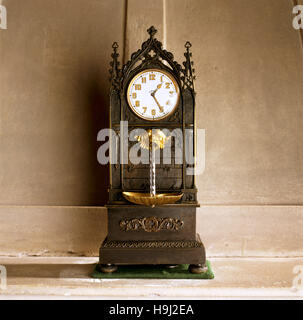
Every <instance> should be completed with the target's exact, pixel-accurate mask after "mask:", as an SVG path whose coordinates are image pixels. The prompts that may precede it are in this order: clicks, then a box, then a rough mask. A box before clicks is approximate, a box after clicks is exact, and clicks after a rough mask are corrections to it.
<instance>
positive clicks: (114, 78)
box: [109, 42, 120, 90]
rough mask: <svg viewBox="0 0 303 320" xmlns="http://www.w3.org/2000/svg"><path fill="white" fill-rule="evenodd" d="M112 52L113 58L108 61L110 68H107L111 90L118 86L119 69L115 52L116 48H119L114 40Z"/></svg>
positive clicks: (116, 88) (117, 88) (117, 55)
mask: <svg viewBox="0 0 303 320" xmlns="http://www.w3.org/2000/svg"><path fill="white" fill-rule="evenodd" d="M112 48H113V53H112V54H111V57H112V58H113V60H112V61H111V63H110V66H111V69H110V70H109V73H110V82H111V90H119V88H120V69H119V65H120V63H119V61H118V57H119V54H118V53H117V49H118V48H119V46H118V43H117V42H114V43H113V45H112Z"/></svg>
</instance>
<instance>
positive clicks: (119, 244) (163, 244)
mask: <svg viewBox="0 0 303 320" xmlns="http://www.w3.org/2000/svg"><path fill="white" fill-rule="evenodd" d="M201 247H203V244H202V243H201V242H199V241H135V240H131V241H115V240H112V241H108V240H107V239H106V240H105V241H104V242H103V244H102V247H101V249H102V248H201Z"/></svg>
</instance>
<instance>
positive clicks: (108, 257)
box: [98, 27, 206, 273]
mask: <svg viewBox="0 0 303 320" xmlns="http://www.w3.org/2000/svg"><path fill="white" fill-rule="evenodd" d="M147 31H148V34H149V38H148V39H147V40H146V41H145V42H143V44H142V45H141V49H139V50H138V51H136V52H134V53H133V54H132V55H131V59H130V60H129V61H128V62H127V63H126V64H125V65H124V66H123V67H122V68H120V65H119V62H118V57H119V54H118V52H117V51H118V45H117V43H114V44H113V53H112V62H111V64H110V65H111V69H110V75H111V77H110V81H111V89H110V125H111V129H112V130H113V131H114V132H115V139H118V140H120V144H119V145H120V149H121V145H122V147H123V146H124V143H121V140H122V131H121V123H122V122H123V123H126V122H127V124H128V127H127V130H128V133H130V132H131V131H133V130H135V129H141V131H142V129H144V130H145V132H146V133H145V134H144V133H142V134H141V135H137V136H136V137H135V138H136V139H133V140H134V141H129V143H128V144H127V150H126V154H127V156H128V155H129V153H130V149H131V148H132V147H133V146H134V144H139V145H140V146H141V148H142V150H146V151H147V154H148V161H147V162H144V163H142V162H140V163H132V162H131V161H122V160H121V158H120V159H119V162H118V163H110V187H109V201H108V204H107V209H108V235H107V237H106V239H105V240H104V241H103V243H102V245H101V248H100V261H99V265H98V267H99V269H100V270H101V271H102V272H114V271H116V270H117V268H118V266H119V265H125V264H129V265H135V264H161V265H166V266H167V267H173V266H176V265H178V264H189V271H190V272H192V273H202V272H204V271H205V270H206V260H205V249H204V246H203V244H202V242H201V240H200V237H199V235H198V234H197V233H196V209H197V207H199V204H198V202H197V189H196V186H195V176H194V174H187V171H188V170H187V169H189V168H191V169H194V167H195V163H194V162H193V163H187V161H186V152H189V153H191V154H192V155H193V157H194V158H195V138H196V137H195V129H196V128H195V90H194V79H195V76H194V69H193V62H192V61H191V56H192V54H191V52H190V48H191V44H190V43H189V42H186V44H185V48H186V51H185V53H184V56H185V61H184V62H183V65H182V66H181V65H180V64H178V63H177V62H176V61H174V57H173V54H172V53H170V52H168V51H166V50H164V49H163V47H162V44H161V42H159V41H158V40H157V39H156V38H155V34H156V32H157V30H156V29H155V28H154V27H150V28H149V29H148V30H147ZM164 129H165V130H166V131H165V130H164ZM175 129H178V130H179V132H181V134H182V135H181V137H182V138H181V145H182V152H181V153H179V156H178V157H176V153H177V151H176V149H177V148H178V147H179V146H178V145H177V144H178V143H179V142H180V141H179V142H178V141H177V140H178V139H173V137H172V136H170V135H169V134H168V133H167V132H172V131H174V130H175ZM186 131H188V132H192V134H191V136H190V137H191V139H186ZM142 132H143V131H142ZM123 135H124V134H123ZM179 140H180V139H179ZM168 141H169V146H170V148H171V150H172V152H175V157H174V158H173V157H172V158H173V159H172V160H171V162H170V163H169V164H167V161H165V160H167V159H165V156H164V152H163V150H164V147H165V145H166V143H167V142H168ZM188 141H191V142H192V143H189V142H188ZM161 149H163V150H161ZM157 151H158V152H159V160H160V161H158V162H157V161H156V152H157ZM110 152H111V153H112V152H116V153H118V154H123V152H122V153H121V150H118V148H115V150H114V151H113V150H111V151H110ZM142 152H143V151H142ZM124 160H125V159H124ZM128 160H129V159H128Z"/></svg>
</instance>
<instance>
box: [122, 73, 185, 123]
mask: <svg viewBox="0 0 303 320" xmlns="http://www.w3.org/2000/svg"><path fill="white" fill-rule="evenodd" d="M147 72H159V73H162V74H163V75H165V76H166V77H168V78H169V79H170V81H171V82H172V83H173V85H174V87H175V92H176V94H177V100H176V102H175V105H174V106H173V108H172V109H171V110H170V111H169V112H168V113H166V114H164V115H163V116H161V117H157V118H151V117H144V116H143V115H142V114H140V113H139V112H137V110H136V109H135V108H136V107H135V106H133V105H132V103H131V100H130V93H131V89H132V86H133V84H134V82H135V81H136V80H137V79H138V78H139V77H140V76H141V75H142V74H144V73H147ZM126 95H127V102H128V106H129V107H130V109H131V110H132V112H133V113H134V114H135V115H136V116H138V117H139V118H141V119H143V120H147V121H160V120H162V119H165V118H167V117H169V116H171V115H172V114H173V113H174V112H175V110H176V108H177V107H178V105H179V102H180V88H179V85H178V83H177V81H176V79H175V77H174V76H173V75H172V74H171V73H170V72H168V71H165V70H162V69H156V68H153V69H145V70H142V71H140V72H139V73H137V74H136V75H134V76H133V78H132V79H131V81H130V82H129V84H128V87H127V93H126Z"/></svg>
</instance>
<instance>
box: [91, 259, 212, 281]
mask: <svg viewBox="0 0 303 320" xmlns="http://www.w3.org/2000/svg"><path fill="white" fill-rule="evenodd" d="M206 265H207V271H206V272H204V273H201V274H193V273H190V272H189V271H188V266H189V265H188V264H180V265H178V266H177V267H175V268H172V269H170V268H167V267H165V266H161V265H131V266H130V265H127V266H123V265H121V266H118V270H117V271H116V272H113V273H103V272H100V271H98V265H97V266H96V267H95V270H94V272H93V273H92V275H91V277H92V278H100V279H213V278H214V277H215V276H214V273H213V271H212V269H211V266H210V262H209V261H206Z"/></svg>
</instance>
